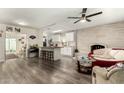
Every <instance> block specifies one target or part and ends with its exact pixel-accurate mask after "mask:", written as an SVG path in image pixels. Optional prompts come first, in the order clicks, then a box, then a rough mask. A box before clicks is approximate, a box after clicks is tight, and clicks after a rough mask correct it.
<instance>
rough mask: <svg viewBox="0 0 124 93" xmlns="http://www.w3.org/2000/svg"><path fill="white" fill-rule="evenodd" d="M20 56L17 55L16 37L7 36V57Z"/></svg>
mask: <svg viewBox="0 0 124 93" xmlns="http://www.w3.org/2000/svg"><path fill="white" fill-rule="evenodd" d="M14 58H18V56H17V55H16V38H6V59H14Z"/></svg>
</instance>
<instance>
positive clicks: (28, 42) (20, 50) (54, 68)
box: [0, 8, 124, 84]
mask: <svg viewBox="0 0 124 93" xmlns="http://www.w3.org/2000/svg"><path fill="white" fill-rule="evenodd" d="M49 11H53V12H52V13H50V12H49ZM122 11H124V9H123V8H118V9H116V8H72V9H69V8H62V9H61V8H31V9H26V8H25V9H21V8H19V9H17V8H13V9H10V8H6V9H2V8H1V9H0V13H1V17H0V21H1V24H0V41H1V46H0V52H1V54H0V55H1V56H0V62H1V64H0V65H1V69H3V67H4V70H5V71H2V74H1V75H2V77H1V80H0V83H7V84H9V83H11V84H13V83H16V84H20V83H22V84H27V83H35V84H37V83H40V84H44V83H45V84H73V83H74V84H80V83H81V84H91V83H93V84H94V83H95V84H97V83H100V84H102V83H103V84H106V83H109V84H113V83H116V84H120V83H124V80H123V79H122V78H121V77H123V75H120V77H119V78H117V77H116V76H117V75H114V74H116V73H123V61H124V58H123V47H124V44H123V43H122V42H123V41H124V37H123V35H124V32H123V30H124V27H123V25H124V13H123V12H122ZM26 13H27V14H26ZM5 15H6V16H5ZM111 15H114V16H111ZM39 16H42V17H39ZM53 19H54V20H53ZM48 23H49V24H48ZM12 40H14V41H12ZM12 42H13V43H12ZM106 51H107V54H105V53H106ZM103 52H104V53H103ZM108 52H109V53H108ZM6 54H7V55H6ZM8 54H9V57H8ZM100 54H102V55H100ZM13 55H14V57H13ZM115 55H116V56H115ZM110 56H111V57H110ZM25 63H26V64H25ZM113 66H114V67H113ZM117 67H118V68H117ZM22 68H23V69H22ZM32 68H33V69H32ZM68 68H69V69H68ZM105 68H106V70H103V69H105ZM110 68H113V69H111V70H110V71H108V69H110ZM120 68H121V69H120ZM15 69H16V71H15ZM116 69H118V71H119V72H118V71H117V70H116ZM100 70H101V72H99V71H100ZM113 70H114V72H115V73H113ZM115 70H116V71H115ZM120 70H122V71H120ZM97 71H98V72H97ZM102 71H103V77H105V76H106V75H107V74H108V73H110V72H111V75H109V79H108V77H105V79H104V78H103V79H102V75H101V73H102ZM23 72H25V73H23ZM9 73H12V74H11V75H9ZM22 73H23V74H22ZM27 73H28V75H27ZM99 73H100V75H99ZM33 74H34V75H33ZM41 75H44V76H42V78H40V77H41ZM96 75H98V76H97V77H99V78H97V77H96ZM29 76H30V78H29ZM35 76H36V77H35ZM48 76H49V77H48ZM110 76H111V77H113V78H115V79H114V81H113V78H112V81H111V77H110ZM24 77H25V78H24ZM77 78H78V79H77Z"/></svg>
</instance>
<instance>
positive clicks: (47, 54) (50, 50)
mask: <svg viewBox="0 0 124 93" xmlns="http://www.w3.org/2000/svg"><path fill="white" fill-rule="evenodd" d="M60 51H61V47H41V48H40V49H39V57H40V58H41V59H43V60H49V61H57V60H60V59H61V52H60Z"/></svg>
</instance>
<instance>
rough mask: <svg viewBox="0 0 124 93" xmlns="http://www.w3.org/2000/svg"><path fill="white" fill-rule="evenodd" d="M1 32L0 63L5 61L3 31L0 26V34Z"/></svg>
mask: <svg viewBox="0 0 124 93" xmlns="http://www.w3.org/2000/svg"><path fill="white" fill-rule="evenodd" d="M1 31H3V34H2V37H0V62H3V61H5V43H4V42H5V31H4V28H3V27H2V25H0V32H1Z"/></svg>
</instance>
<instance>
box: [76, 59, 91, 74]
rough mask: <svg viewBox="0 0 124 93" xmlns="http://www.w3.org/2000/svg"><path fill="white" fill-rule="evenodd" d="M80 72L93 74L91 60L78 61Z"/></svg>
mask: <svg viewBox="0 0 124 93" xmlns="http://www.w3.org/2000/svg"><path fill="white" fill-rule="evenodd" d="M77 67H78V72H80V73H85V74H91V72H92V60H90V59H79V60H77Z"/></svg>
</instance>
